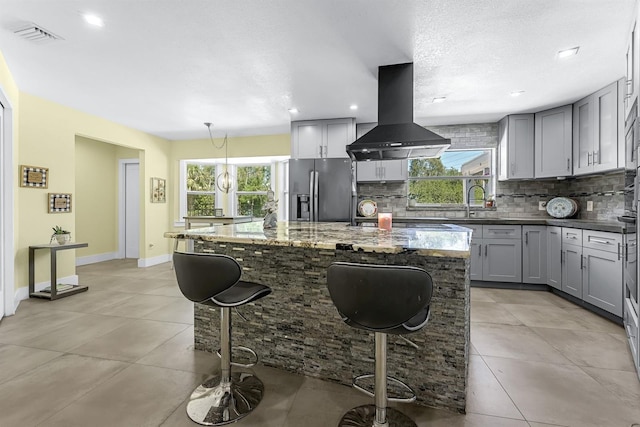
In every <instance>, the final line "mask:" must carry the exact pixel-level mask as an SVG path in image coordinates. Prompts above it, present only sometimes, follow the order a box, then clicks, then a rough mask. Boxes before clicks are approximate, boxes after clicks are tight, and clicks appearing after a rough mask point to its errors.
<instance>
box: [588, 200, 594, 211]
mask: <svg viewBox="0 0 640 427" xmlns="http://www.w3.org/2000/svg"><path fill="white" fill-rule="evenodd" d="M587 212H593V200H589V201H588V202H587Z"/></svg>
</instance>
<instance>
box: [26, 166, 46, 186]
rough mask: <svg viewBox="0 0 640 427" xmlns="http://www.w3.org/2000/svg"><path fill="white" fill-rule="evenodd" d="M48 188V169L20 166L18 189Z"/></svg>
mask: <svg viewBox="0 0 640 427" xmlns="http://www.w3.org/2000/svg"><path fill="white" fill-rule="evenodd" d="M48 186H49V169H48V168H43V167H40V166H27V165H20V187H31V188H47V187H48Z"/></svg>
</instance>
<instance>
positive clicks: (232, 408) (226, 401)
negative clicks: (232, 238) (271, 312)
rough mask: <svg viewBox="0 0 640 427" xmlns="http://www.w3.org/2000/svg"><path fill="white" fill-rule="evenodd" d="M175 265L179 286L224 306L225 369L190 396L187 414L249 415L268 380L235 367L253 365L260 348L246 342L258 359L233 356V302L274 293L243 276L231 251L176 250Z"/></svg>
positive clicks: (200, 417)
mask: <svg viewBox="0 0 640 427" xmlns="http://www.w3.org/2000/svg"><path fill="white" fill-rule="evenodd" d="M173 265H174V268H175V272H176V278H177V279H178V286H179V287H180V291H181V292H182V293H183V294H184V296H185V297H187V298H188V299H189V300H191V301H194V302H198V303H200V304H206V305H210V306H214V307H219V308H220V316H221V317H220V352H219V353H218V354H219V356H220V359H221V363H220V365H221V370H220V373H216V374H214V375H213V376H211V377H209V378H208V379H207V380H206V381H205V382H204V383H202V384H201V385H199V386H198V387H197V388H196V389H195V390H194V392H193V393H192V394H191V397H190V398H189V403H188V404H187V414H188V415H189V418H191V419H192V420H193V421H195V422H196V423H198V424H202V425H223V424H229V423H232V422H234V421H237V420H239V419H240V418H242V417H244V416H246V415H247V414H249V413H250V412H251V411H252V410H253V409H255V408H256V406H258V403H260V401H261V400H262V395H263V394H264V385H263V384H262V381H260V380H259V379H258V378H257V377H256V376H255V375H253V374H251V373H249V372H240V371H239V372H235V371H234V372H233V373H232V372H231V366H232V365H233V366H240V367H245V368H249V367H251V366H254V365H255V364H256V363H257V361H258V356H257V355H256V353H255V352H254V351H253V350H251V349H248V348H246V347H235V348H236V349H240V350H244V351H248V352H250V353H251V354H252V355H253V357H254V359H255V360H254V361H253V362H252V363H249V364H239V363H234V362H232V361H231V312H230V308H231V307H238V306H241V305H243V304H247V303H249V302H252V301H255V300H257V299H260V298H262V297H264V296H266V295H268V294H270V293H271V288H269V287H268V286H265V285H261V284H258V283H251V282H243V281H241V280H240V277H241V275H242V269H241V267H240V265H239V264H238V262H237V261H236V260H235V259H233V258H231V257H229V256H226V255H218V254H196V253H182V252H175V253H174V254H173Z"/></svg>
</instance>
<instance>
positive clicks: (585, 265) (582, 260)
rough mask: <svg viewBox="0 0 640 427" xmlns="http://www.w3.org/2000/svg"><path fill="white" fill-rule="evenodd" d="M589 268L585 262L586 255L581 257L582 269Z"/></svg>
mask: <svg viewBox="0 0 640 427" xmlns="http://www.w3.org/2000/svg"><path fill="white" fill-rule="evenodd" d="M586 268H587V264H586V263H585V262H584V255H580V269H581V270H583V269H586Z"/></svg>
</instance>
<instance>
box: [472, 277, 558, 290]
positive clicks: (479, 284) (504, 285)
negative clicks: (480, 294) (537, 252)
mask: <svg viewBox="0 0 640 427" xmlns="http://www.w3.org/2000/svg"><path fill="white" fill-rule="evenodd" d="M471 287H473V288H494V289H495V288H498V289H522V290H525V291H550V290H551V286H549V285H544V284H535V283H512V282H488V281H480V280H472V281H471Z"/></svg>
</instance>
